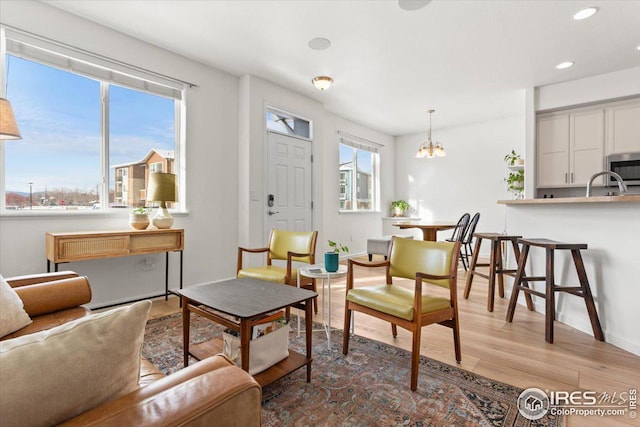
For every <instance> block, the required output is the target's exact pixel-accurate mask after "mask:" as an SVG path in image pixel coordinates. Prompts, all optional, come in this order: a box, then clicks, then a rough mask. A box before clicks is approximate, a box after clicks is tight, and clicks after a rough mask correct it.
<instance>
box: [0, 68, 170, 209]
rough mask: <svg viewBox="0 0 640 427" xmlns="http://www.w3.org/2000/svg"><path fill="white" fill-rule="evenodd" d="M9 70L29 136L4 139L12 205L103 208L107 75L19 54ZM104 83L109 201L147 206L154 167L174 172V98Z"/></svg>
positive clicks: (9, 88) (11, 94)
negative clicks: (98, 75)
mask: <svg viewBox="0 0 640 427" xmlns="http://www.w3.org/2000/svg"><path fill="white" fill-rule="evenodd" d="M7 70H8V71H7V98H8V99H10V100H11V104H12V107H13V110H14V114H15V116H16V120H17V122H18V126H19V127H20V132H21V134H22V140H17V141H11V142H9V143H5V164H4V167H3V168H2V170H1V172H0V173H4V176H5V204H6V208H7V209H8V210H27V209H28V210H34V209H38V210H42V209H58V210H63V209H64V210H77V209H99V208H101V205H102V201H101V200H100V185H101V183H102V173H101V170H102V162H103V160H102V157H101V156H102V155H101V152H102V151H101V150H102V148H101V147H102V146H105V147H106V146H107V144H105V143H104V142H103V136H102V135H103V131H102V129H101V125H100V123H101V115H102V114H103V112H102V110H101V90H100V87H101V82H99V81H97V80H94V79H91V78H87V77H84V76H81V75H78V74H74V73H72V72H69V71H64V70H60V69H57V68H53V67H49V66H47V65H43V64H39V63H37V62H33V61H29V60H25V59H21V58H18V57H15V56H12V55H7ZM103 84H105V85H107V86H108V99H109V102H108V104H106V105H105V108H108V117H109V120H108V133H106V132H105V134H108V135H109V140H108V147H109V148H108V160H109V165H110V167H109V173H108V177H107V179H108V180H109V181H108V188H109V191H108V193H109V202H108V205H109V206H110V207H138V206H144V197H145V195H144V190H145V188H146V179H147V177H148V173H149V171H150V168H153V169H155V170H156V171H162V172H172V173H173V172H175V171H174V161H175V159H174V150H175V101H174V100H173V99H170V98H164V97H161V96H157V95H153V94H149V93H144V92H141V91H137V90H133V89H128V88H125V87H121V86H116V85H114V84H106V83H103ZM116 166H118V167H116ZM136 169H138V170H136ZM125 170H126V171H127V172H124V171H125ZM140 170H144V173H143V176H144V178H143V179H142V181H141V180H140V178H139V176H140ZM119 174H120V175H119ZM125 174H128V177H129V181H125V180H123V176H124V175H125ZM125 196H126V197H125Z"/></svg>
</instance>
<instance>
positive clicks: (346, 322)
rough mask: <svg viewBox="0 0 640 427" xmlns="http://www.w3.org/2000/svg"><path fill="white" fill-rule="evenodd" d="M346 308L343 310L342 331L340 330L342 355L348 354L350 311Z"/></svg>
mask: <svg viewBox="0 0 640 427" xmlns="http://www.w3.org/2000/svg"><path fill="white" fill-rule="evenodd" d="M348 305H349V303H347V307H345V308H344V329H343V330H342V354H345V355H346V354H347V353H348V352H349V330H350V329H349V327H350V325H351V310H349V308H348Z"/></svg>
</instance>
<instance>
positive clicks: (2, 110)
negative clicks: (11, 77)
mask: <svg viewBox="0 0 640 427" xmlns="http://www.w3.org/2000/svg"><path fill="white" fill-rule="evenodd" d="M7 139H22V136H20V130H19V129H18V123H17V122H16V118H15V117H14V115H13V110H12V109H11V104H10V103H9V101H7V100H6V99H4V98H0V140H7Z"/></svg>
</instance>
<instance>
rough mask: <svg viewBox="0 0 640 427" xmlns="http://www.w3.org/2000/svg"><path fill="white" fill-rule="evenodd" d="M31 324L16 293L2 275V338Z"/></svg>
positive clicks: (0, 302) (0, 321)
mask: <svg viewBox="0 0 640 427" xmlns="http://www.w3.org/2000/svg"><path fill="white" fill-rule="evenodd" d="M30 323H31V318H30V317H29V315H28V314H27V312H26V311H24V305H23V303H22V300H21V299H20V297H19V296H18V294H16V291H14V290H13V288H11V286H9V284H8V283H7V281H6V280H4V277H2V275H0V337H3V336H5V335H8V334H10V333H12V332H15V331H17V330H18V329H22V328H24V327H25V326H27V325H28V324H30Z"/></svg>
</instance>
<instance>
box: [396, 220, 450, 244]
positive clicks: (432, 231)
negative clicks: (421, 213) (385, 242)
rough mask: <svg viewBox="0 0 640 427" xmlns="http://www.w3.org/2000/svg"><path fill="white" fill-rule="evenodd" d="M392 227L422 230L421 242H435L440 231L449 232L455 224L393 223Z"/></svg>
mask: <svg viewBox="0 0 640 427" xmlns="http://www.w3.org/2000/svg"><path fill="white" fill-rule="evenodd" d="M391 225H393V226H394V227H398V228H400V229H401V230H406V229H409V228H419V229H420V230H422V240H428V241H431V242H435V241H436V240H437V237H438V235H437V233H438V231H441V230H450V229H452V228H455V227H456V225H457V222H451V221H445V222H413V221H398V222H394V223H393V224H391Z"/></svg>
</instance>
